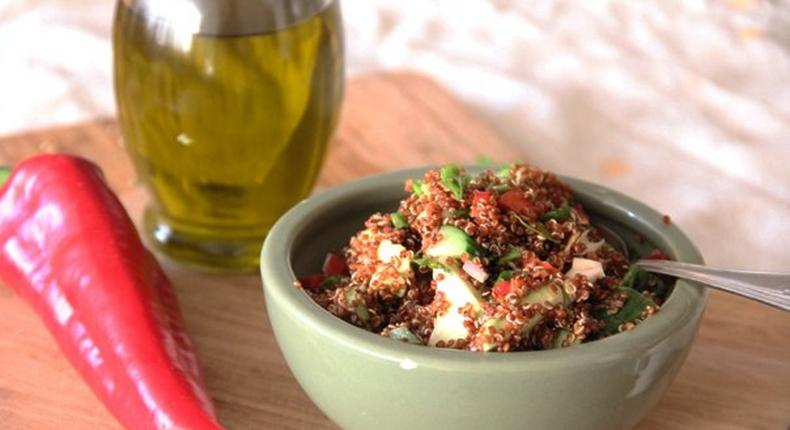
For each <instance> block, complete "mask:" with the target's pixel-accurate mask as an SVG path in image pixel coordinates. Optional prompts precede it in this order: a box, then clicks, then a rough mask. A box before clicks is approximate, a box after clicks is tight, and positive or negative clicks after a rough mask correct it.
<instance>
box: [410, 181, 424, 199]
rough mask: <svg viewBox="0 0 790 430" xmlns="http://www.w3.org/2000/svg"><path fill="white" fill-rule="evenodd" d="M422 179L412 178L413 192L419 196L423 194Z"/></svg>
mask: <svg viewBox="0 0 790 430" xmlns="http://www.w3.org/2000/svg"><path fill="white" fill-rule="evenodd" d="M422 185H423V184H422V181H421V180H419V179H412V180H411V192H413V193H414V195H415V196H417V197H419V196H421V195H422Z"/></svg>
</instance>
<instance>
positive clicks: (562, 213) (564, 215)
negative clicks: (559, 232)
mask: <svg viewBox="0 0 790 430" xmlns="http://www.w3.org/2000/svg"><path fill="white" fill-rule="evenodd" d="M570 216H571V207H570V206H568V204H567V203H566V204H564V205H562V206H560V207H559V208H557V209H554V210H553V211H549V212H546V213H545V214H543V216H541V217H540V220H541V221H543V222H546V221H548V220H550V219H553V220H556V221H559V222H562V221H565V220H566V219H568V218H569V217H570Z"/></svg>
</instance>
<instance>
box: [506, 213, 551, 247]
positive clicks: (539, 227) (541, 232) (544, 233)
mask: <svg viewBox="0 0 790 430" xmlns="http://www.w3.org/2000/svg"><path fill="white" fill-rule="evenodd" d="M514 216H515V217H516V219H517V220H518V222H519V224H521V225H522V226H524V228H526V229H527V230H529V231H531V232H533V233H535V234H537V235H538V236H539V237H541V238H542V239H543V240H548V241H549V242H553V243H560V241H559V240H557V239H555V238H553V237H551V232H549V230H548V229H547V228H546V226H545V225H543V224H541V223H539V222H536V223H534V224H529V223H528V222H526V221H524V219H523V218H521V217H520V216H518V215H514Z"/></svg>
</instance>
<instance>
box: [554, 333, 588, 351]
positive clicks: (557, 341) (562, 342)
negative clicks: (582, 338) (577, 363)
mask: <svg viewBox="0 0 790 430" xmlns="http://www.w3.org/2000/svg"><path fill="white" fill-rule="evenodd" d="M569 337H571V332H570V330H566V329H564V328H561V329H559V330H557V332H556V333H555V334H554V340H553V341H552V347H553V348H554V349H557V348H566V347H569V346H571V345H577V344H579V343H581V342H579V339H574V340H573V342H568V338H569ZM566 343H567V345H566Z"/></svg>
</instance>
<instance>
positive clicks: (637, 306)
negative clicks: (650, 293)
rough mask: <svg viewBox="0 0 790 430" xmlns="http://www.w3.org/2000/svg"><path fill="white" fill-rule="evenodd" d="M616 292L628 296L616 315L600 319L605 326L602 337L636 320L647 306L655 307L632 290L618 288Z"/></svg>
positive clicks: (650, 301) (647, 299)
mask: <svg viewBox="0 0 790 430" xmlns="http://www.w3.org/2000/svg"><path fill="white" fill-rule="evenodd" d="M618 290H619V291H621V292H625V293H626V294H628V300H627V301H626V302H625V304H624V305H623V307H622V308H621V309H620V311H618V312H617V313H616V314H614V315H604V316H603V317H602V318H601V320H602V321H603V322H604V324H605V326H604V328H603V330H602V331H601V332H602V333H603V334H604V335H610V334H613V333H617V328H618V327H620V326H621V325H622V324H625V323H627V322H630V321H635V320H637V319H638V318H639V317H640V316H642V313H643V312H644V311H645V309H647V308H648V307H649V306H655V305H656V304H655V303H654V302H653V301H652V300H650V299H649V298H647V296H645V295H644V294H642V293H640V292H639V291H636V290H635V289H633V288H628V287H620V288H618Z"/></svg>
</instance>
